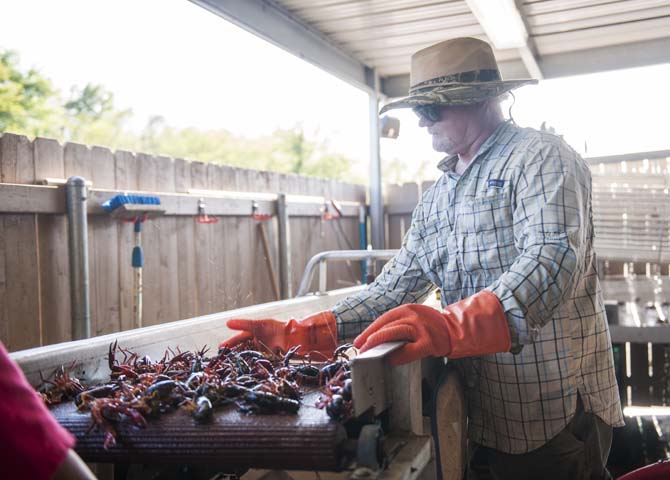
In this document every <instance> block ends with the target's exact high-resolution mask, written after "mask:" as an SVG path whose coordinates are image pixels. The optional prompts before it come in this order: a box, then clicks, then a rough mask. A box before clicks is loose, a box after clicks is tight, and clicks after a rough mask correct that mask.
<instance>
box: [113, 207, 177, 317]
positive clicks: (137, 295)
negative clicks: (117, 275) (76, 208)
mask: <svg viewBox="0 0 670 480" xmlns="http://www.w3.org/2000/svg"><path fill="white" fill-rule="evenodd" d="M160 203H161V201H160V198H158V197H151V196H142V195H117V196H115V197H113V198H111V199H109V200H107V201H106V202H105V203H103V204H102V208H103V209H104V210H105V211H106V212H109V213H111V214H112V215H113V216H116V217H120V218H121V219H123V220H125V221H131V222H133V223H134V224H135V227H134V232H135V246H134V247H133V254H132V259H131V262H130V263H131V266H132V268H133V317H134V319H135V326H136V327H137V328H139V327H141V326H142V267H143V266H144V254H143V253H142V223H143V222H144V221H145V220H146V219H147V214H148V213H149V212H151V213H154V214H162V213H165V210H163V209H162V208H160V207H159V208H156V206H159V205H160Z"/></svg>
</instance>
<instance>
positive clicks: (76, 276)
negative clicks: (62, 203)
mask: <svg viewBox="0 0 670 480" xmlns="http://www.w3.org/2000/svg"><path fill="white" fill-rule="evenodd" d="M65 192H66V193H65V195H66V204H67V218H68V247H69V252H68V253H69V256H70V301H71V303H72V339H73V340H80V339H82V338H89V337H90V336H91V301H90V295H89V277H88V222H87V218H86V199H87V196H88V192H87V189H86V180H84V179H83V178H82V177H70V178H69V179H68V181H67V184H66V187H65Z"/></svg>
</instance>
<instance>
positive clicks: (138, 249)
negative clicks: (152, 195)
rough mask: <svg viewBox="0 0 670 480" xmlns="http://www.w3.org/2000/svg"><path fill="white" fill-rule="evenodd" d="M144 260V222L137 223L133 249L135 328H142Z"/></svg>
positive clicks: (139, 220)
mask: <svg viewBox="0 0 670 480" xmlns="http://www.w3.org/2000/svg"><path fill="white" fill-rule="evenodd" d="M143 264H144V258H143V255H142V220H141V219H137V220H136V221H135V246H134V247H133V258H132V266H133V270H134V272H133V273H134V275H133V286H134V289H133V293H134V298H133V300H134V301H133V314H134V317H135V327H136V328H141V327H142V266H143Z"/></svg>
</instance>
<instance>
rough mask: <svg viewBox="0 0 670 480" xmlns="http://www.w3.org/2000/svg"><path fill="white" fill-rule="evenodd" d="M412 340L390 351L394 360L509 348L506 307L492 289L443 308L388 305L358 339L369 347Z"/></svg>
mask: <svg viewBox="0 0 670 480" xmlns="http://www.w3.org/2000/svg"><path fill="white" fill-rule="evenodd" d="M398 341H407V343H406V344H405V345H404V346H403V347H402V348H400V349H398V350H396V351H394V352H393V353H391V354H390V355H389V363H390V364H391V365H402V364H404V363H409V362H412V361H414V360H419V359H422V358H425V357H429V356H434V357H451V358H459V357H469V356H475V355H486V354H490V353H497V352H507V351H509V349H510V346H511V342H510V333H509V326H508V324H507V318H506V316H505V312H504V311H503V309H502V306H501V305H500V302H499V301H498V297H496V296H495V295H494V294H493V293H491V292H489V291H488V290H483V291H481V292H479V293H477V294H475V295H472V296H471V297H468V298H466V299H464V300H461V301H460V302H457V303H454V304H452V305H449V306H448V307H446V308H445V309H444V310H443V311H441V312H440V311H438V310H435V309H434V308H431V307H428V306H425V305H417V304H408V305H401V306H399V307H396V308H394V309H392V310H389V311H388V312H386V313H385V314H383V315H382V316H380V317H379V318H378V319H377V320H375V321H374V322H373V323H372V325H370V326H369V327H368V328H366V329H365V331H364V332H363V333H361V334H360V335H359V336H358V337H356V339H355V340H354V346H355V347H356V348H358V349H360V350H361V352H365V351H366V350H369V349H371V348H373V347H376V346H377V345H380V344H382V343H387V342H398Z"/></svg>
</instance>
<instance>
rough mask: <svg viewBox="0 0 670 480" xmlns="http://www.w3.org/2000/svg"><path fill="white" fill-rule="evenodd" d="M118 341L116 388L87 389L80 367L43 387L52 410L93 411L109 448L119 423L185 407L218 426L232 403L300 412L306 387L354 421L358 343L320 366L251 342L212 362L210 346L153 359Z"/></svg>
mask: <svg viewBox="0 0 670 480" xmlns="http://www.w3.org/2000/svg"><path fill="white" fill-rule="evenodd" d="M117 343H118V342H115V343H113V344H111V345H110V346H109V357H108V360H109V369H110V371H111V374H110V379H109V382H107V383H105V384H101V385H97V386H94V387H91V388H86V387H84V386H83V385H82V384H81V382H80V381H79V380H78V379H77V378H75V377H74V376H72V375H70V373H69V372H71V371H72V370H73V369H74V367H75V365H74V364H72V365H70V367H69V368H67V369H66V368H63V367H61V368H59V369H58V370H57V371H56V372H54V374H53V375H52V377H53V379H51V377H50V379H44V378H43V379H42V385H40V387H39V388H38V391H39V392H40V394H41V396H42V399H43V400H44V402H45V403H46V404H47V405H54V404H57V403H61V402H64V401H68V400H74V402H75V405H76V406H77V409H78V410H79V411H82V412H84V411H88V412H90V415H91V418H92V420H93V422H92V425H91V429H93V428H101V429H103V431H104V432H105V440H104V448H105V449H106V448H108V447H109V446H111V445H115V444H116V438H117V432H116V428H115V425H117V424H119V423H121V422H129V423H131V424H133V425H135V426H137V427H140V428H145V427H146V426H147V419H148V418H156V417H158V416H160V415H161V414H164V413H168V412H171V411H175V410H177V409H180V408H182V409H186V410H188V411H190V412H191V414H192V416H193V418H194V419H195V420H196V421H198V422H203V423H206V422H209V421H211V419H212V417H213V410H214V409H215V408H217V407H220V406H223V405H230V404H235V405H236V406H237V408H238V409H239V410H240V411H241V412H244V413H247V414H269V413H283V414H294V413H296V412H297V411H298V409H299V408H300V404H301V399H302V397H303V394H304V388H305V387H306V386H311V387H313V388H318V389H320V391H321V395H320V398H319V400H318V401H317V403H316V407H318V408H325V409H326V412H327V413H328V415H329V416H330V417H331V418H333V419H335V420H338V421H346V420H347V419H349V418H350V417H351V415H352V411H353V408H352V407H353V405H352V392H351V378H350V377H351V372H350V368H349V357H348V356H347V354H346V351H347V350H349V349H350V348H352V346H351V345H350V344H346V345H342V346H340V347H338V348H337V349H335V351H334V352H333V355H332V358H330V359H326V358H321V359H320V360H321V361H320V362H318V363H317V362H313V361H312V359H310V358H309V355H307V356H306V357H305V358H304V359H302V360H297V359H296V353H297V352H298V350H299V348H300V345H297V346H295V347H293V348H291V349H290V350H288V351H287V352H284V353H283V354H281V355H280V354H274V353H269V354H265V353H261V352H259V351H257V350H253V349H251V348H252V344H251V343H247V344H243V345H238V346H236V347H234V348H232V349H231V348H227V347H223V348H220V349H219V351H218V352H217V354H216V355H214V356H213V357H211V358H207V357H206V354H207V351H208V349H207V347H205V348H203V349H202V350H200V351H197V352H188V351H186V352H182V351H180V350H179V349H177V351H176V352H175V351H173V350H172V349H170V348H168V349H167V351H166V352H165V354H164V355H163V358H161V359H160V360H158V361H152V360H151V359H150V358H149V357H148V356H144V357H140V356H139V355H138V354H137V353H134V352H132V351H130V350H127V349H124V348H121V347H119V346H118V344H117ZM315 353H317V352H315ZM120 357H123V358H120Z"/></svg>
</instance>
